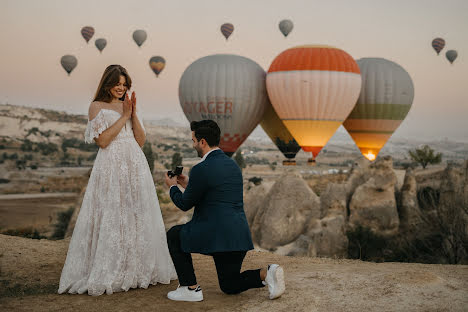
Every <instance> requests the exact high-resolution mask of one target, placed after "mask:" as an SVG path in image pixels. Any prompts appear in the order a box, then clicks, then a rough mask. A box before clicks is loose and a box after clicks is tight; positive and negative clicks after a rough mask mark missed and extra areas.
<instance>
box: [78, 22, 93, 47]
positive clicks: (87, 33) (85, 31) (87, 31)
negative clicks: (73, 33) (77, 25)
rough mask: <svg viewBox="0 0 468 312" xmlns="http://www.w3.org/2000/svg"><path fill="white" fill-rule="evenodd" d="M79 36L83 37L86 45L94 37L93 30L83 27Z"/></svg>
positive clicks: (89, 27)
mask: <svg viewBox="0 0 468 312" xmlns="http://www.w3.org/2000/svg"><path fill="white" fill-rule="evenodd" d="M81 35H82V36H83V38H84V40H86V43H88V42H89V40H90V39H91V38H92V37H93V36H94V28H93V27H91V26H85V27H83V28H81Z"/></svg>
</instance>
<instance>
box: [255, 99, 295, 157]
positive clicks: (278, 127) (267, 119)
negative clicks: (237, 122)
mask: <svg viewBox="0 0 468 312" xmlns="http://www.w3.org/2000/svg"><path fill="white" fill-rule="evenodd" d="M260 125H261V126H262V128H263V130H264V131H265V132H266V134H267V135H268V136H269V137H270V139H271V140H272V141H273V143H274V144H275V145H276V147H277V148H278V149H279V150H280V152H281V153H283V155H284V157H286V158H287V159H286V160H283V165H285V166H287V165H295V164H296V161H295V160H294V157H296V154H297V152H299V150H300V149H301V147H300V146H299V144H297V142H296V140H295V139H294V137H293V136H292V135H291V133H290V132H289V131H288V129H287V128H286V126H285V125H284V123H283V122H282V121H281V119H280V118H279V117H278V114H277V113H276V112H275V109H274V108H273V106H272V105H271V103H270V101H268V103H267V107H266V110H265V114H264V115H263V118H262V121H261V122H260Z"/></svg>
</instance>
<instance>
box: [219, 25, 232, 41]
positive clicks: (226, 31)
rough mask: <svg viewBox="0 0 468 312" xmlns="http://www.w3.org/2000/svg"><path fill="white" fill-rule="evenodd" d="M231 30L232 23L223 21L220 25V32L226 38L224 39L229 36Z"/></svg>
mask: <svg viewBox="0 0 468 312" xmlns="http://www.w3.org/2000/svg"><path fill="white" fill-rule="evenodd" d="M233 31H234V25H232V24H231V23H225V24H223V25H221V33H222V34H223V36H224V37H225V38H226V40H228V38H229V36H231V34H232V32H233Z"/></svg>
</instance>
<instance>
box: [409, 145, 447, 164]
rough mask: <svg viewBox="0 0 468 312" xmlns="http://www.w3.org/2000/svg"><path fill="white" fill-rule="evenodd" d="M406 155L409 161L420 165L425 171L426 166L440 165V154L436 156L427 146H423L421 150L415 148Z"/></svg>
mask: <svg viewBox="0 0 468 312" xmlns="http://www.w3.org/2000/svg"><path fill="white" fill-rule="evenodd" d="M408 153H409V156H410V157H411V159H412V160H414V161H415V162H417V163H418V164H420V165H421V166H422V167H423V169H426V167H427V165H428V164H440V162H441V161H442V153H437V154H436V153H435V151H434V150H433V149H432V148H430V147H429V145H424V146H423V147H422V148H415V149H414V150H410V151H409V152H408Z"/></svg>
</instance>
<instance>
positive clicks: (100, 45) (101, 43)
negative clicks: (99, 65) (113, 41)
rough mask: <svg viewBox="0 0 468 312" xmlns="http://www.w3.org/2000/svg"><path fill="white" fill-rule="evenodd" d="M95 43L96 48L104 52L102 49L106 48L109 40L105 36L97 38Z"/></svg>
mask: <svg viewBox="0 0 468 312" xmlns="http://www.w3.org/2000/svg"><path fill="white" fill-rule="evenodd" d="M94 44H95V45H96V48H97V49H98V50H99V52H101V53H102V50H104V48H105V47H106V45H107V41H106V39H104V38H99V39H96V41H95V42H94Z"/></svg>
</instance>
